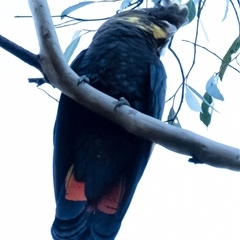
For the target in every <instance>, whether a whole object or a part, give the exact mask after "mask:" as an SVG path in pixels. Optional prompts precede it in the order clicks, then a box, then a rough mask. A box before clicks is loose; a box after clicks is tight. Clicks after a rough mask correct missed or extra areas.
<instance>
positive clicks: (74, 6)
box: [61, 1, 95, 19]
mask: <svg viewBox="0 0 240 240" xmlns="http://www.w3.org/2000/svg"><path fill="white" fill-rule="evenodd" d="M92 3H95V1H85V2H80V3H78V4H76V5H73V6H71V7H68V8H66V9H65V10H64V11H63V12H62V14H61V19H63V18H64V17H65V16H67V15H68V14H69V13H71V12H73V11H75V10H77V9H79V8H81V7H84V6H86V5H88V4H92Z"/></svg>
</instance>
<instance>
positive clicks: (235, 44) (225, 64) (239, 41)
mask: <svg viewBox="0 0 240 240" xmlns="http://www.w3.org/2000/svg"><path fill="white" fill-rule="evenodd" d="M239 48H240V36H239V37H237V38H236V39H235V41H234V42H233V44H232V45H231V47H230V48H229V49H228V51H227V53H226V54H225V56H224V58H223V61H222V64H221V66H220V70H219V77H220V79H221V80H222V79H223V75H224V73H225V71H226V69H227V67H228V64H229V63H230V62H231V61H232V54H234V53H236V52H237V51H238V49H239Z"/></svg>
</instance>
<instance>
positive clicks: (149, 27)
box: [119, 17, 169, 39]
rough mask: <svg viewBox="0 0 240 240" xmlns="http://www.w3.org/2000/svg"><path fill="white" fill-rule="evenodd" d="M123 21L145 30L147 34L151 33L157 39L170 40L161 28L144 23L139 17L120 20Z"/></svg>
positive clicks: (150, 23)
mask: <svg viewBox="0 0 240 240" xmlns="http://www.w3.org/2000/svg"><path fill="white" fill-rule="evenodd" d="M119 20H121V21H126V22H130V23H133V24H135V25H136V27H138V28H141V29H143V30H144V31H146V32H149V33H151V34H152V35H153V37H154V38H155V39H160V38H163V39H166V38H168V37H169V36H168V34H167V32H166V31H165V30H164V29H162V28H160V27H159V26H158V25H156V24H154V23H152V22H150V21H148V23H144V22H142V19H141V18H139V17H122V18H119Z"/></svg>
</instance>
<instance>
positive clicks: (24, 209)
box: [0, 0, 240, 240]
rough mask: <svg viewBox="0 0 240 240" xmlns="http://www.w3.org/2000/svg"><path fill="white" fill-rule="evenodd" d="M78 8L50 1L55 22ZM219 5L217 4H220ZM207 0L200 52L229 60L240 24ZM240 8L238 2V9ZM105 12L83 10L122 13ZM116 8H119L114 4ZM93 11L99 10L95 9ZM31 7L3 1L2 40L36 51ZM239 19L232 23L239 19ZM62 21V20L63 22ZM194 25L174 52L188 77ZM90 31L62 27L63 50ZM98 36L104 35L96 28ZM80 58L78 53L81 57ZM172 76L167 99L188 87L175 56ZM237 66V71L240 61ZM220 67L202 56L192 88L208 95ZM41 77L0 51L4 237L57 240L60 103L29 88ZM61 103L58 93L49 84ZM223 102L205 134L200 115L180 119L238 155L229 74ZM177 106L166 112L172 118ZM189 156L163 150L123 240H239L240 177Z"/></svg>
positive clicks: (235, 93)
mask: <svg viewBox="0 0 240 240" xmlns="http://www.w3.org/2000/svg"><path fill="white" fill-rule="evenodd" d="M78 2H79V1H73V0H72V1H69V0H68V1H57V0H51V1H49V3H50V7H51V11H52V15H58V14H60V13H61V12H62V10H64V9H65V8H66V7H67V6H70V5H71V4H74V3H78ZM212 2H213V1H212ZM212 2H211V1H209V2H208V1H207V8H206V11H205V12H204V16H203V17H205V18H203V20H202V21H203V25H204V28H205V30H206V33H207V36H208V38H209V42H207V40H206V37H205V35H204V33H203V31H202V29H200V33H199V40H200V41H199V44H201V45H204V46H206V47H207V48H209V49H211V50H212V51H213V52H215V53H217V54H218V55H219V56H221V57H222V56H223V55H224V53H225V52H226V51H227V49H228V47H229V46H230V45H231V43H232V41H233V40H234V39H235V38H236V37H237V24H236V20H235V19H234V17H233V11H232V9H231V7H229V15H230V16H229V18H228V19H227V20H225V21H224V22H221V20H222V18H223V15H224V7H225V1H218V8H217V9H214V10H213V4H214V3H212ZM235 2H236V1H235ZM100 6H102V5H101V4H98V5H97V6H95V5H92V6H89V7H87V8H86V9H84V10H82V11H81V15H79V16H81V17H86V16H88V13H89V11H91V15H90V17H89V18H96V17H105V16H110V15H112V14H114V11H115V10H116V9H117V7H116V8H112V6H111V9H112V10H111V13H110V14H108V8H107V7H108V6H109V5H107V6H105V8H104V9H103V10H100V9H99V8H100ZM115 6H116V5H115ZM89 9H91V10H89ZM29 14H30V11H29V8H28V1H26V0H25V1H24V0H18V1H17V0H0V32H1V34H2V35H3V36H5V37H7V38H9V39H10V40H12V41H14V42H16V43H17V44H19V45H21V46H23V47H25V48H27V49H28V50H30V51H32V52H34V53H38V49H39V47H38V43H37V38H36V35H35V30H34V26H33V21H32V19H30V18H26V19H16V18H14V16H15V15H29ZM231 15H232V17H231ZM55 21H56V22H60V20H59V19H57V20H55ZM195 25H196V24H195V22H193V23H192V24H190V25H189V26H186V27H184V28H182V29H181V30H180V31H179V32H178V33H177V35H176V38H175V40H174V44H173V48H174V49H175V50H176V52H177V54H178V55H179V57H180V59H181V61H182V64H183V67H184V71H185V73H186V72H187V70H188V69H189V67H190V64H191V61H192V46H191V45H190V44H188V43H184V42H182V41H181V40H182V39H188V40H191V41H192V40H193V37H194V29H195ZM94 26H95V24H93V23H91V26H89V25H85V24H78V25H76V26H74V27H69V28H62V29H58V30H57V33H58V36H59V41H60V43H61V46H62V48H63V49H65V48H66V47H67V45H68V44H69V42H70V41H71V38H72V36H73V34H74V32H75V31H76V30H77V29H78V30H80V29H81V28H86V27H88V28H91V29H93V28H94ZM95 28H96V27H95ZM90 38H91V36H90V35H87V36H86V37H84V38H83V39H81V41H80V47H79V49H78V50H77V52H79V51H80V49H82V48H85V47H87V46H88V45H89V43H90V41H91V40H90ZM77 52H76V53H75V55H76V54H77ZM162 60H163V63H164V65H165V67H166V71H167V75H168V96H171V95H172V94H173V93H174V91H175V89H176V87H177V86H178V85H179V83H180V82H181V77H180V72H179V68H178V66H177V63H176V61H175V60H174V58H173V56H172V55H171V53H169V52H166V55H165V56H164V57H163V58H162ZM233 65H234V66H235V67H238V69H239V66H237V64H236V63H233ZM219 66H220V61H219V60H217V59H216V58H215V57H214V56H212V55H211V54H209V53H207V52H206V51H204V50H202V49H198V52H197V60H196V66H195V68H194V70H193V72H192V73H191V75H190V77H189V81H188V84H189V85H191V86H192V87H194V88H195V89H197V90H198V91H199V92H200V93H201V94H203V93H204V92H205V84H206V82H207V80H208V79H209V78H210V77H211V76H212V74H213V73H214V72H217V71H218V69H219ZM40 76H41V75H40V73H38V71H36V70H35V69H33V68H32V67H30V66H27V65H26V64H25V63H23V62H21V61H20V60H19V59H17V58H15V57H14V56H12V55H11V54H9V53H7V52H6V51H4V50H2V49H1V50H0V84H1V86H0V111H1V112H0V116H1V118H0V124H1V125H0V127H1V129H0V148H1V149H0V160H1V167H0V171H1V175H0V177H1V178H0V184H1V186H0V187H1V188H0V191H1V192H0V207H1V209H0V211H1V212H0V220H1V225H0V239H3V240H10V239H24V240H32V239H34V240H42V239H44V240H50V239H51V235H50V227H51V224H52V221H53V219H54V212H55V202H54V195H53V183H52V151H53V143H52V132H53V126H54V121H55V116H56V111H57V102H55V101H54V100H52V99H51V98H49V97H48V96H47V95H46V94H45V93H44V92H43V91H41V90H39V89H37V88H36V86H35V85H34V84H29V83H28V81H27V78H29V77H40ZM42 88H43V89H44V90H46V91H48V92H49V93H50V94H52V95H53V96H55V97H57V98H58V97H59V91H58V90H56V89H53V88H51V87H50V86H47V85H46V86H45V85H44V86H42ZM219 88H220V91H221V93H222V94H223V96H224V98H225V101H224V102H220V101H215V108H216V109H217V110H218V111H219V112H220V113H216V112H214V115H213V119H212V123H211V125H210V127H209V128H208V129H207V128H206V127H205V126H204V125H203V124H202V123H201V122H200V120H199V117H198V115H199V113H196V112H193V111H191V110H190V109H189V108H188V106H187V104H186V103H185V102H184V104H183V107H182V110H181V112H180V114H179V118H180V121H181V124H182V127H183V128H185V129H188V130H191V131H193V132H196V133H198V134H200V135H203V136H205V137H207V138H210V139H213V140H215V141H218V142H221V143H224V144H227V145H230V146H233V147H238V148H240V127H239V122H240V108H239V106H240V94H239V89H240V75H239V73H237V72H236V71H234V70H232V69H228V70H227V72H226V75H225V77H224V80H223V82H221V83H220V84H219ZM169 107H170V105H169V104H167V105H166V109H165V110H166V111H165V114H164V119H166V116H167V115H168V111H169ZM188 158H189V157H188V156H182V155H179V154H176V153H174V152H170V151H168V150H166V149H164V148H163V147H160V146H156V147H155V149H154V152H153V155H152V157H151V159H150V161H149V164H148V166H147V168H146V171H145V172H144V175H143V177H142V179H141V181H140V183H139V185H138V188H137V191H136V193H135V195H134V198H133V201H132V203H131V205H130V208H129V210H128V212H127V214H126V216H125V218H124V220H123V223H122V227H121V229H120V231H119V234H118V236H117V238H116V239H117V240H128V239H130V240H132V239H138V240H145V239H148V240H155V239H156V240H158V239H164V240H193V239H194V240H203V239H204V240H215V239H216V240H239V239H240V233H239V226H240V187H239V186H240V175H239V172H233V171H230V170H226V169H217V168H213V167H210V166H207V165H194V164H190V163H188V162H187V160H188Z"/></svg>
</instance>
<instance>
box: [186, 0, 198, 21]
mask: <svg viewBox="0 0 240 240" xmlns="http://www.w3.org/2000/svg"><path fill="white" fill-rule="evenodd" d="M186 5H187V7H188V23H190V22H191V21H192V20H193V19H194V18H195V16H196V7H195V4H194V1H192V0H189V1H188V2H187V3H186Z"/></svg>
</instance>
